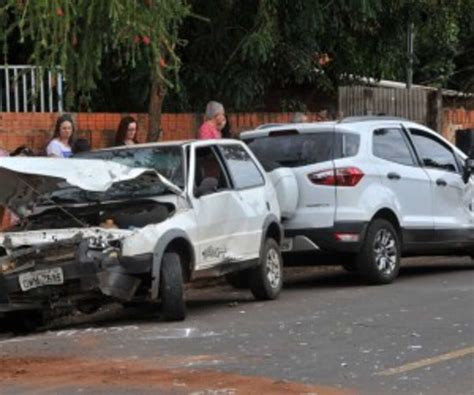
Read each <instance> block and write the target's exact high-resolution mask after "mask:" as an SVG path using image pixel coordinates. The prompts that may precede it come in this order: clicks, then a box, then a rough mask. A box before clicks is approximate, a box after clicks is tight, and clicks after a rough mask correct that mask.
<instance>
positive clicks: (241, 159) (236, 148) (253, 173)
mask: <svg viewBox="0 0 474 395" xmlns="http://www.w3.org/2000/svg"><path fill="white" fill-rule="evenodd" d="M219 149H220V151H221V152H222V156H223V157H224V159H225V161H226V164H227V166H228V169H229V171H230V174H231V177H232V181H233V182H234V187H235V188H236V189H245V188H253V187H257V186H260V185H263V184H264V183H265V181H264V179H263V176H262V174H261V173H260V170H259V169H258V167H257V166H256V165H255V163H254V161H253V160H252V158H251V157H250V155H249V154H248V153H247V152H246V151H245V149H244V148H243V147H241V146H240V145H222V146H220V147H219Z"/></svg>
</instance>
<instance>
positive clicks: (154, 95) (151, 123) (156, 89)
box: [148, 77, 166, 142]
mask: <svg viewBox="0 0 474 395" xmlns="http://www.w3.org/2000/svg"><path fill="white" fill-rule="evenodd" d="M165 96H166V87H165V86H163V85H162V84H160V82H159V81H158V80H157V79H156V78H153V77H152V81H151V89H150V104H149V106H148V141H149V142H155V141H158V139H159V138H160V134H161V109H162V107H163V100H164V99H165Z"/></svg>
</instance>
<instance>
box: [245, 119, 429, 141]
mask: <svg viewBox="0 0 474 395" xmlns="http://www.w3.org/2000/svg"><path fill="white" fill-rule="evenodd" d="M400 123H403V124H404V125H406V126H408V127H417V128H419V129H422V130H424V131H428V132H431V133H436V132H434V131H432V130H431V129H429V128H427V127H426V126H424V125H421V124H419V123H416V122H413V121H409V120H407V119H405V118H400V117H391V116H360V117H347V118H344V119H341V120H339V121H325V122H306V123H285V124H279V125H275V126H268V127H267V126H265V127H264V128H261V127H258V128H256V129H255V130H249V131H245V132H242V133H241V134H240V136H241V138H242V139H243V140H246V139H251V138H259V137H266V136H268V135H269V134H270V133H272V132H276V133H278V132H285V131H292V130H297V131H298V133H301V134H304V133H315V132H323V131H327V130H339V131H355V132H364V131H366V130H370V129H371V128H372V127H376V126H378V125H399V124H400Z"/></svg>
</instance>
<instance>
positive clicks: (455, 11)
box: [173, 0, 474, 111]
mask: <svg viewBox="0 0 474 395" xmlns="http://www.w3.org/2000/svg"><path fill="white" fill-rule="evenodd" d="M472 2H473V0H452V1H445V0H416V1H414V0H387V1H384V2H380V1H378V0H354V1H347V0H336V1H334V0H260V1H254V2H248V1H245V0H226V1H222V2H220V3H219V7H216V6H215V2H212V1H203V0H193V1H191V4H192V6H193V11H194V12H196V13H198V14H200V15H202V16H205V17H207V18H209V20H210V21H211V23H208V24H206V23H202V22H200V21H198V20H193V19H187V20H185V22H184V24H183V26H182V28H181V32H180V36H181V37H182V38H183V39H185V40H186V41H187V42H188V45H187V46H185V47H181V48H180V49H179V54H180V57H181V59H182V60H183V67H182V68H181V70H180V77H181V78H180V81H181V83H182V86H183V88H182V89H181V90H180V91H179V92H180V93H179V97H173V100H174V102H175V103H177V105H178V106H181V107H179V108H180V109H193V110H195V109H196V108H203V106H204V104H205V102H206V101H208V100H209V99H212V98H217V99H219V100H222V101H223V102H224V103H225V104H226V107H227V108H229V109H233V110H239V111H242V110H249V109H253V110H255V109H258V108H265V109H268V108H272V109H277V110H278V109H284V110H299V109H304V105H305V104H306V103H305V102H304V100H305V97H307V96H308V95H307V94H306V93H308V92H309V93H311V94H313V92H315V91H316V92H328V93H329V94H334V93H335V91H336V89H337V87H338V85H340V84H353V83H360V82H359V81H358V77H372V78H375V79H382V78H383V79H394V80H398V81H405V73H406V64H407V53H406V34H407V32H406V31H407V22H408V21H412V22H413V24H414V30H415V59H414V66H415V67H414V70H415V73H414V77H415V83H427V84H431V85H434V86H442V87H450V86H453V87H454V86H455V84H457V83H458V81H460V77H463V81H467V80H468V79H469V78H468V75H471V76H472V75H473V73H472V70H471V72H469V66H468V64H467V62H466V60H468V59H470V58H469V57H467V56H466V55H468V54H469V53H470V54H471V56H472V50H470V49H469V48H472V46H471V47H469V44H468V43H471V42H472V37H473V35H472V31H473V30H472V26H473V25H474V13H472ZM461 26H462V27H461ZM463 48H464V49H463ZM461 53H462V55H461ZM463 65H464V67H463ZM471 65H472V63H471ZM460 70H464V71H463V72H461V71H460ZM463 85H464V86H466V85H465V84H463ZM278 100H279V102H276V101H278ZM308 102H309V101H308ZM298 106H302V107H303V108H301V107H300V108H298Z"/></svg>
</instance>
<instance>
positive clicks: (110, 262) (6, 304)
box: [0, 254, 152, 316]
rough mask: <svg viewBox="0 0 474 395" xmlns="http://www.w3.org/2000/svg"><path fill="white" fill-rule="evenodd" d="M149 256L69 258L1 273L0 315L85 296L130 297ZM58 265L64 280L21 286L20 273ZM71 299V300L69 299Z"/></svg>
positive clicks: (145, 270) (147, 266)
mask: <svg viewBox="0 0 474 395" xmlns="http://www.w3.org/2000/svg"><path fill="white" fill-rule="evenodd" d="M151 262H152V256H151V255H149V254H147V255H143V256H139V257H134V258H126V259H122V260H119V259H107V260H103V261H95V262H94V261H81V259H80V257H78V260H70V261H66V262H61V263H59V264H55V265H51V264H50V265H47V266H46V265H41V264H38V265H35V267H33V268H31V269H28V270H22V271H20V272H15V271H14V272H13V273H6V274H3V275H0V316H1V315H5V314H7V313H9V312H14V311H20V310H42V309H46V308H48V307H51V306H53V305H54V306H63V307H64V306H68V307H74V304H75V303H77V302H80V301H84V300H96V301H97V300H99V301H100V300H102V301H105V300H107V298H112V299H114V300H120V301H129V300H131V299H132V298H133V297H134V295H135V292H136V290H137V288H138V287H139V285H140V283H141V279H140V274H143V273H150V272H151V264H152V263H151ZM58 268H59V269H60V270H61V272H62V276H63V282H62V283H61V284H55V285H41V286H36V287H35V288H32V289H29V290H26V291H25V290H22V287H21V285H20V276H21V275H22V274H28V273H33V272H35V271H38V270H48V269H58ZM71 301H73V302H71Z"/></svg>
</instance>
